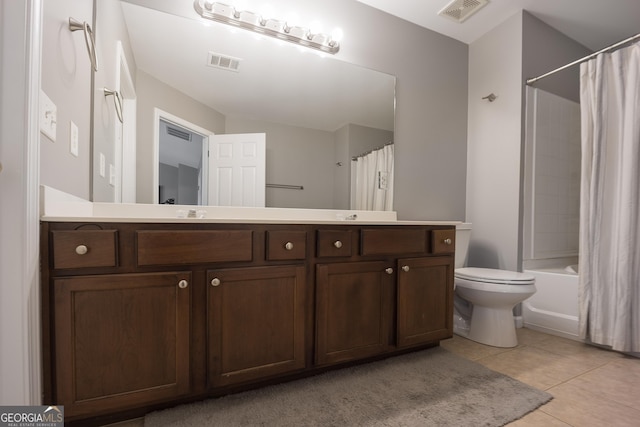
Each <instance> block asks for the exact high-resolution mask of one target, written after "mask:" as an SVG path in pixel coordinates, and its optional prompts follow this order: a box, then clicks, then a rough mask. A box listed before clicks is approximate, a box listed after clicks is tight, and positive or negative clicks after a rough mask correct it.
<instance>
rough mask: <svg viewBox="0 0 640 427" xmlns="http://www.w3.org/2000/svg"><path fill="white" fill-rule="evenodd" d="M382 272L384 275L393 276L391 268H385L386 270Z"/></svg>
mask: <svg viewBox="0 0 640 427" xmlns="http://www.w3.org/2000/svg"><path fill="white" fill-rule="evenodd" d="M384 272H385V273H387V274H393V268H391V267H389V268H386V269H385V270H384Z"/></svg>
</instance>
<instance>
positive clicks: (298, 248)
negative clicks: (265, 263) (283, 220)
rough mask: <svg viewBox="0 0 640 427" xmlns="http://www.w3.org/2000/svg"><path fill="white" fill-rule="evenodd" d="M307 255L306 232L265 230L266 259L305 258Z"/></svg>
mask: <svg viewBox="0 0 640 427" xmlns="http://www.w3.org/2000/svg"><path fill="white" fill-rule="evenodd" d="M306 255H307V232H306V231H288V230H269V231H267V259H268V260H270V261H277V260H286V259H305V258H306Z"/></svg>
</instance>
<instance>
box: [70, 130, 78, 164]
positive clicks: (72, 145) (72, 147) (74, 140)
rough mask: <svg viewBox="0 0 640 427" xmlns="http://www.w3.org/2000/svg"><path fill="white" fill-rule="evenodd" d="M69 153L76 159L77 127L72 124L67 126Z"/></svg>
mask: <svg viewBox="0 0 640 427" xmlns="http://www.w3.org/2000/svg"><path fill="white" fill-rule="evenodd" d="M69 152H70V153H71V154H72V155H73V156H76V157H78V126H76V124H75V123H73V122H71V124H70V126H69Z"/></svg>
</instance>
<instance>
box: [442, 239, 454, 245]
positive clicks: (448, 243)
mask: <svg viewBox="0 0 640 427" xmlns="http://www.w3.org/2000/svg"><path fill="white" fill-rule="evenodd" d="M442 243H444V244H445V245H450V244H451V243H453V242H452V241H451V239H444V240H443V241H442Z"/></svg>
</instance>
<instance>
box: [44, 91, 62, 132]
mask: <svg viewBox="0 0 640 427" xmlns="http://www.w3.org/2000/svg"><path fill="white" fill-rule="evenodd" d="M57 121H58V107H56V104H54V103H53V101H51V99H50V98H49V97H48V96H47V94H46V93H44V91H43V90H40V132H42V133H43V134H45V135H46V136H47V137H49V139H50V140H51V141H53V142H55V141H56V123H57Z"/></svg>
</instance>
